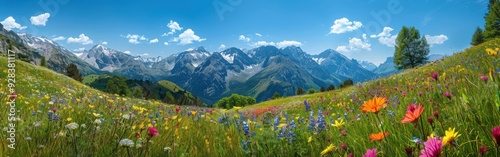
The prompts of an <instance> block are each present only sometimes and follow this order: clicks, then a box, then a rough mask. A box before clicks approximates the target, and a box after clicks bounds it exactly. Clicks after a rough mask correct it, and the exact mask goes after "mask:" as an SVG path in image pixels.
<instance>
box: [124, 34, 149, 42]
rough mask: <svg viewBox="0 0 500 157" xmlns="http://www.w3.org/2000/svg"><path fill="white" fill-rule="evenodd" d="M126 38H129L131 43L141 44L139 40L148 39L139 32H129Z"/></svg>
mask: <svg viewBox="0 0 500 157" xmlns="http://www.w3.org/2000/svg"><path fill="white" fill-rule="evenodd" d="M125 38H127V39H128V42H129V43H131V44H139V40H148V39H147V38H146V37H144V35H142V36H140V35H137V34H127V36H125Z"/></svg>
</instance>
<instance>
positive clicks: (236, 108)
mask: <svg viewBox="0 0 500 157" xmlns="http://www.w3.org/2000/svg"><path fill="white" fill-rule="evenodd" d="M233 108H234V109H235V110H236V111H238V110H240V109H241V107H239V106H234V107H233Z"/></svg>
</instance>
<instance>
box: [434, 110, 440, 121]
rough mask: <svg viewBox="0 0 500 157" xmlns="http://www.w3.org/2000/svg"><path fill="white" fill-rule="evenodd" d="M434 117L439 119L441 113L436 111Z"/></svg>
mask: <svg viewBox="0 0 500 157" xmlns="http://www.w3.org/2000/svg"><path fill="white" fill-rule="evenodd" d="M434 117H436V119H438V118H439V111H438V110H436V111H434Z"/></svg>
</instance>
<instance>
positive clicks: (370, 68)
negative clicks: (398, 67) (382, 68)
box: [358, 61, 377, 71]
mask: <svg viewBox="0 0 500 157" xmlns="http://www.w3.org/2000/svg"><path fill="white" fill-rule="evenodd" d="M358 63H359V64H360V65H361V66H362V67H363V68H365V69H366V70H368V71H373V70H375V69H376V68H377V66H376V65H375V64H373V63H372V62H368V61H358Z"/></svg>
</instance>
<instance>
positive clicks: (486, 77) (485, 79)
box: [480, 75, 488, 82]
mask: <svg viewBox="0 0 500 157" xmlns="http://www.w3.org/2000/svg"><path fill="white" fill-rule="evenodd" d="M480 78H481V80H483V81H484V82H486V81H488V76H483V75H481V76H480Z"/></svg>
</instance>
